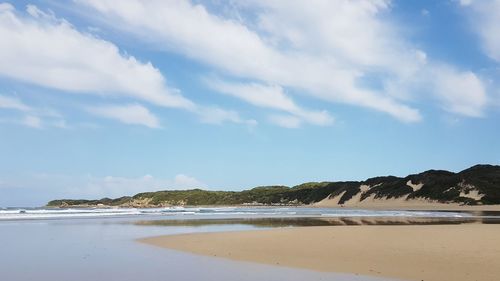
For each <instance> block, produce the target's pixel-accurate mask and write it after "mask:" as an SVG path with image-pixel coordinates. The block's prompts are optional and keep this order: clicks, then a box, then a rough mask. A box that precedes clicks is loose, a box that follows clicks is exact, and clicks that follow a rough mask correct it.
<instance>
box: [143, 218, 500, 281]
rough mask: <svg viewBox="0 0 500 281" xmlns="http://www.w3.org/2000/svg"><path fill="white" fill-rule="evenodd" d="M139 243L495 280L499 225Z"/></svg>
mask: <svg viewBox="0 0 500 281" xmlns="http://www.w3.org/2000/svg"><path fill="white" fill-rule="evenodd" d="M141 242H144V243H148V244H152V245H156V246H160V247H166V248H170V249H175V250H180V251H187V252H191V253H195V254H201V255H207V256H215V257H220V258H228V259H234V260H239V261H249V262H257V263H264V264H272V265H278V266H287V267H296V268H304V269H310V270H316V271H327V272H344V273H355V274H362V275H372V276H378V277H392V278H399V279H403V280H426V281H432V280H436V281H444V280H455V281H462V280H463V281H474V280H481V281H487V280H491V281H493V280H495V281H497V280H500V279H499V278H500V225H493V224H464V225H424V226H422V225H410V226H367V225H363V226H322V227H297V228H278V229H271V230H256V231H246V232H226V233H197V234H183V235H174V236H163V237H153V238H147V239H142V240H141Z"/></svg>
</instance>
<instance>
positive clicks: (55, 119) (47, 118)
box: [0, 95, 68, 129]
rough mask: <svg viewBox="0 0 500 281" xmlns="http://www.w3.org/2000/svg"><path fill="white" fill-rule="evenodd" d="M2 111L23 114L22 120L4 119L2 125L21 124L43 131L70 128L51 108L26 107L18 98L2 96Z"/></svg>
mask: <svg viewBox="0 0 500 281" xmlns="http://www.w3.org/2000/svg"><path fill="white" fill-rule="evenodd" d="M0 109H9V110H14V111H18V112H20V113H22V115H23V117H22V118H10V119H9V118H8V119H2V120H0V122H2V123H14V124H21V125H24V126H27V127H31V128H36V129H42V128H44V127H46V126H47V127H57V128H62V129H66V128H68V126H67V124H66V120H64V118H63V116H62V115H61V114H59V113H58V112H57V111H55V110H53V109H50V108H36V107H32V106H28V105H26V103H24V102H23V101H22V100H21V99H19V98H17V97H10V96H5V95H0Z"/></svg>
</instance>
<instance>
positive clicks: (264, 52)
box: [77, 0, 420, 121]
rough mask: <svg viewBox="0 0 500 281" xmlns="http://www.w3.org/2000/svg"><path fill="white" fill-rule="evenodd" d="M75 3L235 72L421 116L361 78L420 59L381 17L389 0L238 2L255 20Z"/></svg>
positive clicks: (151, 4) (178, 6)
mask: <svg viewBox="0 0 500 281" xmlns="http://www.w3.org/2000/svg"><path fill="white" fill-rule="evenodd" d="M77 2H79V3H82V4H84V5H87V6H88V7H91V8H93V9H95V10H96V11H98V12H99V13H101V14H102V15H103V17H105V18H106V20H108V21H109V22H110V24H111V25H113V26H116V27H119V28H122V29H124V30H126V31H129V32H132V33H134V34H136V35H137V36H138V37H140V38H143V39H145V40H149V41H150V42H154V43H156V44H159V45H161V46H163V47H164V49H165V50H167V51H172V50H173V51H176V52H179V53H182V54H184V55H186V56H188V57H191V58H193V59H196V60H200V61H202V62H205V63H207V64H209V65H212V66H214V67H216V68H217V69H220V70H222V71H224V72H225V73H227V74H230V75H233V76H235V77H242V78H247V79H252V80H256V81H259V82H261V83H263V84H271V85H279V86H282V87H292V88H296V89H299V90H302V91H304V92H305V93H307V94H309V95H310V96H313V97H315V98H320V99H323V100H326V101H330V102H343V103H348V104H353V105H358V106H363V107H368V108H373V109H376V110H380V111H383V112H386V113H388V114H390V115H392V116H394V117H396V118H398V119H401V120H403V121H418V120H419V119H420V114H419V112H418V110H416V109H414V108H411V107H410V106H407V105H403V104H401V103H400V102H398V101H397V100H395V99H393V98H392V97H389V96H387V95H385V94H384V93H383V92H381V91H374V90H370V89H366V88H362V87H360V86H359V85H358V78H359V77H360V76H361V75H362V74H363V73H365V72H371V71H376V72H386V73H387V72H389V73H394V72H396V73H400V72H401V73H402V72H408V71H410V70H411V69H412V67H413V65H414V64H415V63H414V62H413V61H412V58H413V51H412V52H410V54H407V53H408V52H407V51H406V49H405V47H406V46H405V44H404V41H401V40H397V39H398V38H394V37H395V31H394V30H393V28H392V27H391V26H390V25H389V24H387V23H385V22H384V21H383V20H381V17H382V16H383V15H381V14H383V13H385V12H386V11H387V10H388V9H389V4H388V1H336V2H333V1H317V2H315V5H310V3H308V2H303V1H286V2H283V1H253V2H246V1H245V2H238V3H239V4H240V6H241V7H243V8H242V9H245V8H246V6H250V8H251V9H249V10H252V11H255V13H256V16H255V18H257V19H258V22H257V23H252V22H242V21H236V20H231V19H225V18H222V17H220V16H218V15H215V14H211V13H209V12H208V11H207V10H206V9H205V8H204V7H203V6H202V5H200V4H198V5H195V4H192V3H190V2H189V1H175V0H173V1H168V2H165V1H147V2H143V1H134V0H129V1H120V2H118V3H117V2H116V1H93V0H77ZM256 26H257V28H255V27H256Z"/></svg>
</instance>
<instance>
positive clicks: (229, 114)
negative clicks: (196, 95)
mask: <svg viewBox="0 0 500 281" xmlns="http://www.w3.org/2000/svg"><path fill="white" fill-rule="evenodd" d="M197 113H198V115H199V116H200V118H201V122H203V123H207V124H216V125H218V124H221V123H223V122H232V123H238V124H246V125H249V126H256V125H257V121H256V120H253V119H242V118H241V117H240V115H239V114H238V112H236V111H233V110H225V109H221V108H219V107H200V108H199V109H198V111H197Z"/></svg>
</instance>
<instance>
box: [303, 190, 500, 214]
mask: <svg viewBox="0 0 500 281" xmlns="http://www.w3.org/2000/svg"><path fill="white" fill-rule="evenodd" d="M343 194H344V193H341V194H339V195H338V196H335V197H333V198H326V199H324V200H322V201H319V202H317V203H314V204H311V205H310V207H319V208H356V209H367V210H370V209H371V210H429V211H430V210H436V211H500V205H498V204H497V205H460V204H457V203H439V202H434V201H431V200H427V199H423V198H419V199H407V198H406V196H403V197H400V198H381V199H375V198H374V196H373V195H372V196H370V197H368V198H366V199H365V200H363V201H359V198H360V197H361V195H360V193H358V194H356V195H355V196H353V198H351V199H350V200H348V201H347V202H345V203H344V204H342V205H339V200H340V198H341V197H342V195H343ZM469 194H470V196H475V195H476V194H474V193H472V194H471V193H469Z"/></svg>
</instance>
